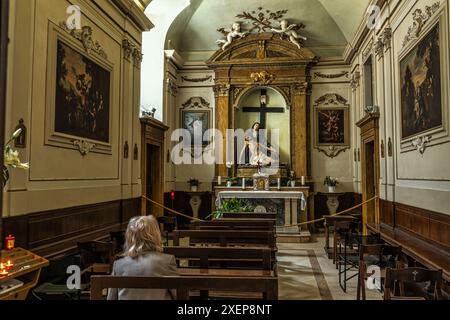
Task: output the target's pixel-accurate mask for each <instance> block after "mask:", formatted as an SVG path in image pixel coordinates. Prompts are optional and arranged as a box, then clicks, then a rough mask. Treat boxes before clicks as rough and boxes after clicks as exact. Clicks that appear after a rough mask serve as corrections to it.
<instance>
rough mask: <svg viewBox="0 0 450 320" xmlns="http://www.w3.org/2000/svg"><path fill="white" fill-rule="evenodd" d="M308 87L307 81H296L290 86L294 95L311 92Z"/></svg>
mask: <svg viewBox="0 0 450 320" xmlns="http://www.w3.org/2000/svg"><path fill="white" fill-rule="evenodd" d="M309 89H310V85H309V83H308V82H303V83H296V84H294V85H293V86H292V92H293V93H294V95H305V94H311V92H310V90H309Z"/></svg>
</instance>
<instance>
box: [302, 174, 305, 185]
mask: <svg viewBox="0 0 450 320" xmlns="http://www.w3.org/2000/svg"><path fill="white" fill-rule="evenodd" d="M304 185H305V176H302V186H304Z"/></svg>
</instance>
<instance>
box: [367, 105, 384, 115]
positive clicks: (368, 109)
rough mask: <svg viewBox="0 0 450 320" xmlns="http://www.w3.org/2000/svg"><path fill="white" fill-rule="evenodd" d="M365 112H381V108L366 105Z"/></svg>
mask: <svg viewBox="0 0 450 320" xmlns="http://www.w3.org/2000/svg"><path fill="white" fill-rule="evenodd" d="M364 112H365V113H366V114H371V113H379V112H380V108H379V107H378V106H365V107H364Z"/></svg>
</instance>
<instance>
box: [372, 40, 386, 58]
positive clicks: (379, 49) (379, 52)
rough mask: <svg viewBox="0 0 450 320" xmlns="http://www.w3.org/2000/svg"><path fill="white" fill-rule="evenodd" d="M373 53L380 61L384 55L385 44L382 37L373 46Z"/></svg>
mask: <svg viewBox="0 0 450 320" xmlns="http://www.w3.org/2000/svg"><path fill="white" fill-rule="evenodd" d="M373 53H375V56H377V57H378V59H381V58H382V57H383V54H384V42H383V40H382V38H381V37H378V39H377V40H376V41H375V43H374V45H373Z"/></svg>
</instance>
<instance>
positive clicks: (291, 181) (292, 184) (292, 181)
mask: <svg viewBox="0 0 450 320" xmlns="http://www.w3.org/2000/svg"><path fill="white" fill-rule="evenodd" d="M287 186H288V187H291V188H294V187H295V171H293V170H291V171H290V172H289V179H288V182H287Z"/></svg>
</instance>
